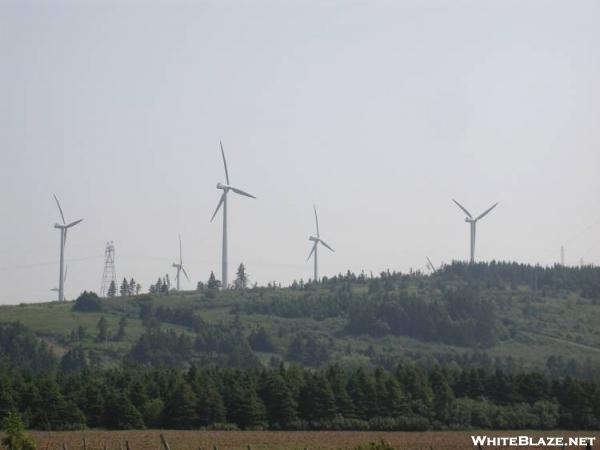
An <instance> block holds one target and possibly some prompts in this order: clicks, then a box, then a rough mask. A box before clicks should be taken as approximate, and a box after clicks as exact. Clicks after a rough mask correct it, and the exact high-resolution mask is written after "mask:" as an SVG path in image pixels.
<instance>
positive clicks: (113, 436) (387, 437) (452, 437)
mask: <svg viewBox="0 0 600 450" xmlns="http://www.w3.org/2000/svg"><path fill="white" fill-rule="evenodd" d="M161 433H163V435H164V436H165V438H166V439H167V441H168V443H169V444H170V447H171V450H199V449H204V450H213V449H214V448H215V446H216V447H217V448H218V449H244V450H247V449H248V446H250V448H251V449H254V450H266V449H273V450H275V449H281V450H292V449H353V448H356V447H358V446H359V445H368V444H369V443H370V442H379V441H381V440H382V439H383V440H384V441H386V442H388V443H390V444H391V445H392V446H394V448H396V449H402V450H405V449H407V450H417V449H418V450H432V449H433V450H440V449H448V450H458V449H470V448H474V447H473V445H472V443H471V438H470V436H471V435H472V434H475V435H488V436H531V437H546V436H563V437H568V436H586V437H590V436H593V437H596V442H598V441H600V432H589V431H587V432H585V431H582V432H573V431H564V432H561V431H548V432H544V431H525V430H520V431H502V432H490V431H469V432H422V433H419V432H351V431H315V432H312V431H298V432H287V431H173V430H171V431H157V430H146V431H90V430H86V431H70V432H41V431H35V432H31V433H30V435H31V436H32V437H33V439H34V440H35V442H36V445H37V448H38V449H43V450H45V449H47V450H51V449H54V450H62V449H63V443H64V444H66V447H67V448H68V449H69V450H75V449H82V448H83V439H85V441H86V448H87V449H88V450H101V449H104V446H105V445H106V448H107V449H109V450H110V449H125V448H126V446H125V442H126V441H127V442H128V443H129V447H130V449H131V450H140V449H155V450H162V446H161V441H160V434H161ZM598 444H600V443H598ZM485 448H487V449H495V448H506V447H485ZM510 448H532V447H510ZM538 448H539V447H538ZM570 448H573V447H570ZM580 448H585V447H580ZM595 448H598V446H595Z"/></svg>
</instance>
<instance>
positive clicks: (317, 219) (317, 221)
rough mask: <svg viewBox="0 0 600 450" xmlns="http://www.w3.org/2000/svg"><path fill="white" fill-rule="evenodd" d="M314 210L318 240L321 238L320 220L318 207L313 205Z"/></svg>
mask: <svg viewBox="0 0 600 450" xmlns="http://www.w3.org/2000/svg"><path fill="white" fill-rule="evenodd" d="M313 209H314V210H315V222H316V223H317V239H318V238H319V218H318V217H317V207H316V206H315V205H313Z"/></svg>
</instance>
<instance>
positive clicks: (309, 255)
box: [306, 241, 319, 261]
mask: <svg viewBox="0 0 600 450" xmlns="http://www.w3.org/2000/svg"><path fill="white" fill-rule="evenodd" d="M318 243H319V241H315V243H314V244H313V246H312V249H311V250H310V253H309V254H308V258H306V260H307V261H308V260H309V259H310V257H311V256H312V254H313V253H314V252H315V249H316V248H317V244H318Z"/></svg>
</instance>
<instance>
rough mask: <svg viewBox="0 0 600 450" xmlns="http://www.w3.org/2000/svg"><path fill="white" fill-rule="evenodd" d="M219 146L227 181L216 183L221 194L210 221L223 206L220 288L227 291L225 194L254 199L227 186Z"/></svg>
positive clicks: (223, 152) (224, 163)
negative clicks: (232, 193) (231, 193)
mask: <svg viewBox="0 0 600 450" xmlns="http://www.w3.org/2000/svg"><path fill="white" fill-rule="evenodd" d="M219 145H220V147H221V156H223V166H224V167H225V180H226V181H227V184H222V183H220V182H219V183H217V189H221V190H222V191H223V193H222V194H221V198H220V199H219V203H218V204H217V208H216V209H215V212H214V213H213V215H212V217H211V219H210V221H211V222H212V221H213V219H214V218H215V216H216V215H217V212H219V209H220V208H221V206H223V255H222V259H221V286H222V288H223V289H227V287H228V286H229V284H228V280H227V194H229V191H232V192H234V193H236V194H239V195H244V196H246V197H250V198H256V197H255V196H254V195H251V194H248V193H247V192H244V191H242V190H241V189H238V188H236V187H233V186H231V185H230V184H229V172H227V161H226V160H225V151H224V150H223V143H222V142H221V141H219Z"/></svg>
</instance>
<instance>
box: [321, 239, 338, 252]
mask: <svg viewBox="0 0 600 450" xmlns="http://www.w3.org/2000/svg"><path fill="white" fill-rule="evenodd" d="M319 242H320V243H321V244H323V245H324V246H325V247H327V248H328V249H329V250H331V251H332V252H335V250H334V249H332V248H331V247H330V246H329V245H327V244H326V243H325V241H324V240H322V239H319Z"/></svg>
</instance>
